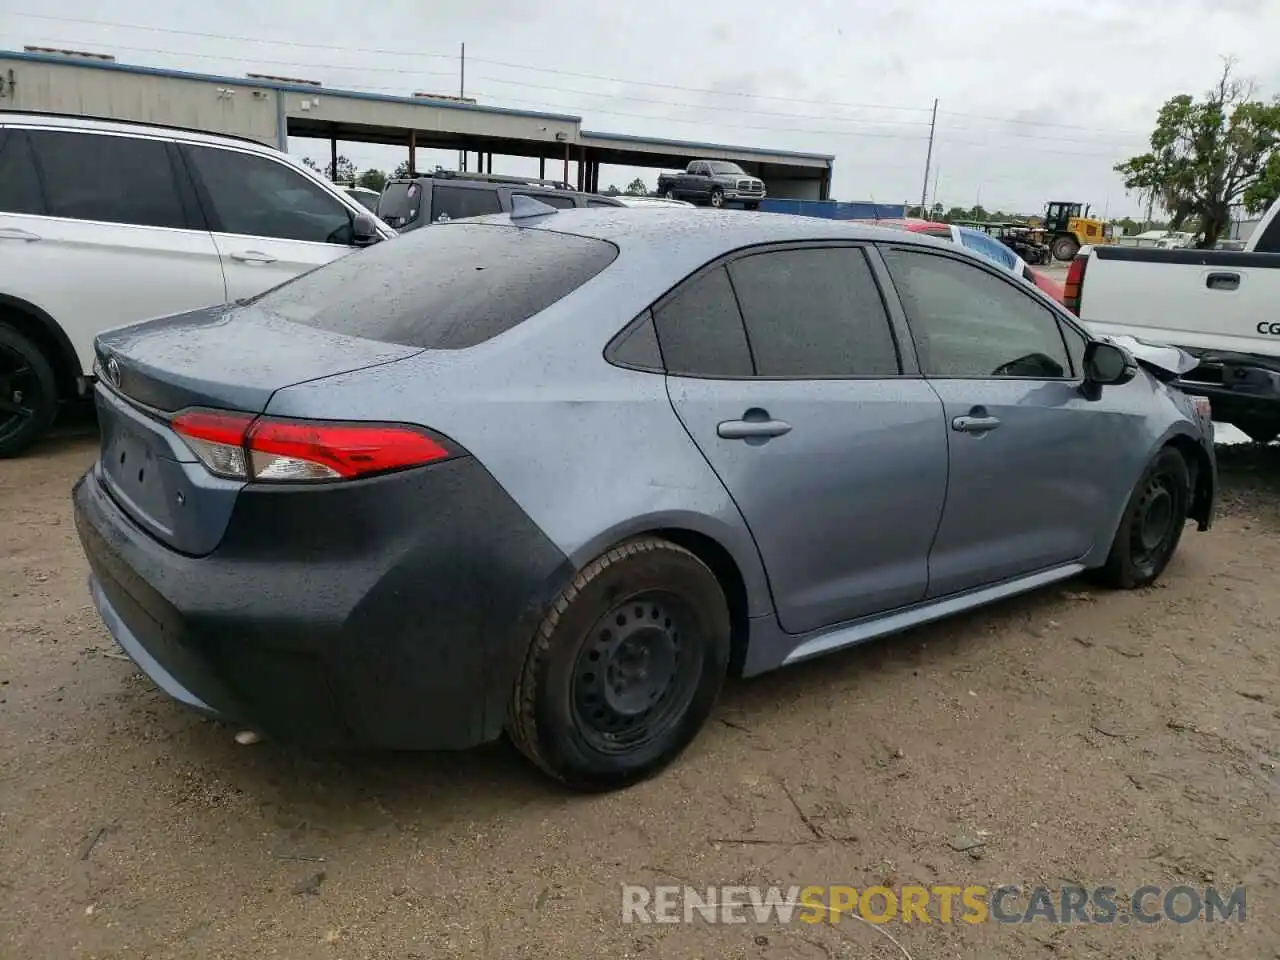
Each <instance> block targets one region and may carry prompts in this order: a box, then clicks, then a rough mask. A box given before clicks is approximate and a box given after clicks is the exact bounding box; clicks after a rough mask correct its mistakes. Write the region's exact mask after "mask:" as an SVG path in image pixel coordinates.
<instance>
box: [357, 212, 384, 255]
mask: <svg viewBox="0 0 1280 960" xmlns="http://www.w3.org/2000/svg"><path fill="white" fill-rule="evenodd" d="M381 239H382V235H381V234H380V233H378V226H377V224H375V223H374V222H373V217H371V216H369V214H367V213H357V214H356V215H355V217H353V218H352V220H351V244H352V246H356V247H367V246H369V245H370V244H373V243H377V242H378V241H379V240H381Z"/></svg>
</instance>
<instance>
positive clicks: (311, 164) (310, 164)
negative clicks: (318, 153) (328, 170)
mask: <svg viewBox="0 0 1280 960" xmlns="http://www.w3.org/2000/svg"><path fill="white" fill-rule="evenodd" d="M302 165H303V166H304V167H306V168H307V169H308V170H313V171H315V172H316V173H318V174H320V176H322V177H323V176H324V171H323V170H321V169H320V164H318V163H316V162H315V161H314V160H312V159H311V158H310V157H303V158H302Z"/></svg>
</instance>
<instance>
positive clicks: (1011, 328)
mask: <svg viewBox="0 0 1280 960" xmlns="http://www.w3.org/2000/svg"><path fill="white" fill-rule="evenodd" d="M884 258H885V261H886V262H887V263H888V265H889V270H890V272H891V274H892V276H893V282H894V286H895V287H896V288H897V291H898V296H899V297H900V298H901V300H902V306H903V309H904V310H906V313H907V320H908V322H909V323H910V326H911V335H912V337H913V338H914V339H915V342H916V350H917V353H918V354H919V357H920V365H921V368H922V371H923V373H924V374H925V375H926V376H934V377H965V378H972V379H984V380H985V379H990V378H995V377H1026V378H1032V379H1040V380H1056V379H1062V378H1066V377H1070V376H1071V361H1070V359H1069V358H1068V356H1067V350H1066V347H1065V346H1064V345H1063V340H1062V334H1061V332H1060V331H1059V326H1058V320H1057V318H1056V317H1055V316H1054V315H1053V314H1052V313H1051V312H1050V311H1049V310H1048V308H1046V307H1044V306H1042V305H1041V304H1039V303H1037V302H1036V300H1035V299H1034V298H1033V297H1032V296H1031V295H1029V294H1027V293H1024V292H1023V291H1021V290H1019V289H1018V288H1017V287H1015V286H1014V285H1013V284H1012V283H1010V282H1007V281H1004V280H1001V279H1000V278H999V277H996V276H993V275H992V274H990V273H987V272H986V271H985V270H983V269H982V268H981V267H978V266H976V265H974V264H969V263H964V262H962V261H959V260H955V259H952V258H951V257H945V256H938V255H935V254H930V253H922V252H918V251H910V250H902V249H886V250H885V251H884Z"/></svg>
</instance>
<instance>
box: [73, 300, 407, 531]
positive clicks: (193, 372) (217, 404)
mask: <svg viewBox="0 0 1280 960" xmlns="http://www.w3.org/2000/svg"><path fill="white" fill-rule="evenodd" d="M95 347H96V352H97V371H98V376H99V379H100V380H101V385H100V386H99V387H98V391H97V398H96V402H97V408H98V422H99V430H100V433H101V445H102V447H101V449H102V454H101V458H100V460H99V465H98V468H97V470H98V477H99V480H100V482H101V483H102V484H103V485H104V486H105V487H106V489H107V491H108V492H109V493H110V494H111V496H112V497H113V499H115V500H116V502H117V503H119V504H120V506H121V508H122V509H123V510H124V511H125V512H126V513H127V514H128V515H129V516H130V518H132V519H133V520H134V521H135V522H136V523H138V525H139V526H141V527H142V528H143V529H145V530H147V531H148V532H149V533H150V534H152V535H153V536H155V537H156V538H157V539H159V540H161V541H162V542H164V543H165V544H167V545H169V546H170V547H172V548H173V549H175V550H178V551H181V552H183V553H187V554H191V555H196V556H199V555H203V554H206V553H209V552H210V551H212V550H213V549H214V548H215V547H216V546H217V544H218V542H219V541H220V540H221V539H222V535H223V533H224V532H225V530H226V526H227V522H228V521H229V519H230V517H231V511H232V508H233V507H234V505H235V499H236V495H237V494H238V493H239V491H240V489H241V487H242V486H243V482H241V481H236V480H226V479H222V478H218V477H215V476H213V475H212V474H210V473H209V472H208V471H207V470H205V469H204V467H203V466H202V465H201V464H200V463H199V461H198V460H197V458H196V456H195V454H194V453H192V452H191V449H190V448H189V447H188V446H187V445H186V444H185V443H184V442H183V440H182V439H181V438H180V437H179V436H178V435H177V434H176V433H175V432H174V431H173V429H172V428H171V427H170V425H169V421H170V419H171V416H172V414H174V413H175V412H177V411H179V410H183V409H187V408H191V407H207V408H213V409H219V410H235V411H243V412H247V413H261V412H262V411H263V410H264V409H266V406H267V403H268V401H270V399H271V397H272V395H273V394H274V393H275V392H276V391H277V390H280V389H283V388H285V387H289V386H293V385H296V384H299V383H305V382H308V381H313V380H319V379H323V378H325V377H330V376H335V375H338V374H342V373H349V372H351V371H353V370H360V369H364V368H367V367H371V366H376V365H379V364H383V363H390V362H394V361H396V360H401V359H404V358H406V357H411V356H414V355H416V354H418V353H420V352H421V350H420V349H419V348H416V347H406V346H401V345H398V344H390V343H379V342H375V341H371V340H365V339H362V338H358V337H350V336H346V335H343V334H337V333H332V332H328V331H324V330H318V329H315V328H311V327H306V326H303V325H300V324H295V323H290V322H289V321H287V320H285V319H282V318H281V317H279V316H276V315H274V314H269V313H266V312H264V311H261V310H259V309H257V308H256V307H254V306H253V305H252V304H245V305H240V306H227V307H217V308H213V309H209V310H201V311H197V312H195V313H191V314H185V315H182V316H180V317H176V318H170V319H167V320H164V321H163V322H161V321H152V322H148V323H142V324H135V325H133V326H129V327H122V328H119V329H117V330H113V331H109V332H107V333H104V334H101V335H100V336H99V337H98V339H97V341H96V344H95Z"/></svg>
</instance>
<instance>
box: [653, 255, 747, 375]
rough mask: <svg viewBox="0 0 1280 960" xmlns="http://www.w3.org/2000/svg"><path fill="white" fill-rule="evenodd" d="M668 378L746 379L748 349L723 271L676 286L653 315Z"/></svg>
mask: <svg viewBox="0 0 1280 960" xmlns="http://www.w3.org/2000/svg"><path fill="white" fill-rule="evenodd" d="M653 319H654V323H655V325H656V326H657V329H658V343H659V345H660V346H661V347H662V359H663V362H664V363H665V364H666V368H667V373H670V374H674V375H676V376H685V377H713V378H714V377H749V376H751V374H752V371H753V369H754V368H753V365H752V363H751V348H750V347H749V346H747V334H746V331H745V330H744V329H743V327H742V315H741V314H740V313H739V312H738V302H737V300H736V299H735V298H734V296H733V287H732V286H731V285H730V283H729V274H728V273H726V272H725V269H724V267H716V268H715V269H714V270H711V271H708V272H707V273H704V274H703V275H702V276H700V277H696V278H695V279H693V280H690V281H688V282H686V283H685V284H683V285H682V286H681V287H679V288H678V289H677V291H676V293H675V294H674V296H672V297H671V298H670V299H669V300H667V301H666V302H665V303H664V304H663V305H662V306H661V307H659V308H658V309H657V310H654V311H653Z"/></svg>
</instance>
